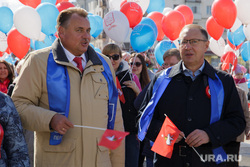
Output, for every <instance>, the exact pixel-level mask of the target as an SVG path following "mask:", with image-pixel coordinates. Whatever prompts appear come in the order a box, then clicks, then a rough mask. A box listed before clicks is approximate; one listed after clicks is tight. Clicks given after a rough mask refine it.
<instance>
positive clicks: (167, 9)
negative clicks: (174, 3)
mask: <svg viewBox="0 0 250 167" xmlns="http://www.w3.org/2000/svg"><path fill="white" fill-rule="evenodd" d="M172 10H173V9H172V8H170V7H165V8H164V9H163V12H162V14H163V15H165V16H166V15H167V14H168V12H170V11H172Z"/></svg>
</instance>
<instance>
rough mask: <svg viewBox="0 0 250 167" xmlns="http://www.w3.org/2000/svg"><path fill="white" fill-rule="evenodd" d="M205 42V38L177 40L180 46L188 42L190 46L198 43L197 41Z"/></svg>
mask: <svg viewBox="0 0 250 167" xmlns="http://www.w3.org/2000/svg"><path fill="white" fill-rule="evenodd" d="M200 41H202V42H207V40H204V39H189V40H179V41H178V42H179V44H180V46H185V45H186V44H187V43H188V42H189V44H190V45H191V46H195V45H197V44H198V42H200Z"/></svg>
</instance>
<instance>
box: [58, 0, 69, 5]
mask: <svg viewBox="0 0 250 167" xmlns="http://www.w3.org/2000/svg"><path fill="white" fill-rule="evenodd" d="M61 2H69V0H57V1H56V5H57V4H59V3H61Z"/></svg>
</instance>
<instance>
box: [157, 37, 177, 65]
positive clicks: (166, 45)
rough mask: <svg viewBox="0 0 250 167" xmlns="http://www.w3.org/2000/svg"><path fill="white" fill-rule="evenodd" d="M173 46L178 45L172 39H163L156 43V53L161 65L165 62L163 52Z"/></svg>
mask: <svg viewBox="0 0 250 167" xmlns="http://www.w3.org/2000/svg"><path fill="white" fill-rule="evenodd" d="M171 48H176V46H175V44H174V43H173V42H172V41H169V40H162V41H161V42H159V43H158V44H157V45H156V47H155V51H154V55H155V59H156V61H157V63H158V64H159V65H162V64H163V63H164V60H163V54H164V53H165V52H166V51H167V50H169V49H171Z"/></svg>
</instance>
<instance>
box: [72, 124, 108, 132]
mask: <svg viewBox="0 0 250 167" xmlns="http://www.w3.org/2000/svg"><path fill="white" fill-rule="evenodd" d="M74 127H76V128H88V129H96V130H104V131H105V130H107V129H105V128H97V127H93V126H83V125H74Z"/></svg>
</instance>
